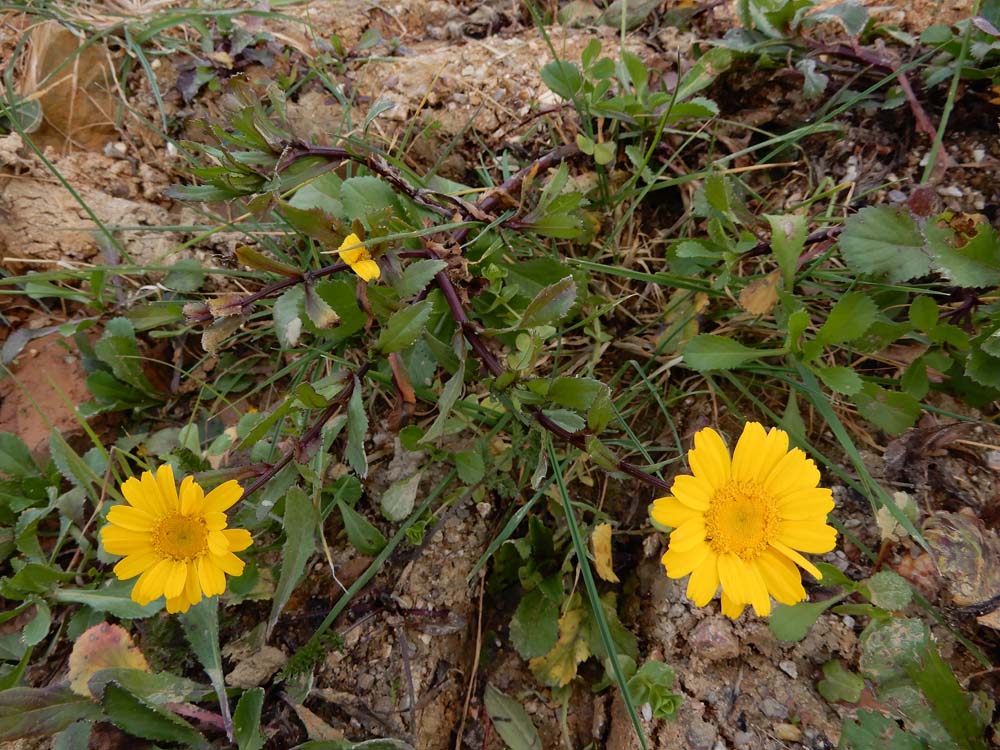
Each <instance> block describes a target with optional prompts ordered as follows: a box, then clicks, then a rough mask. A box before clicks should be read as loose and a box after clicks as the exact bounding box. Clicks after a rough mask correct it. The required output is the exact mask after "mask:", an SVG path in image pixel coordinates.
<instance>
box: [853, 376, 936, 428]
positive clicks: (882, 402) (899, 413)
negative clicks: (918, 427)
mask: <svg viewBox="0 0 1000 750" xmlns="http://www.w3.org/2000/svg"><path fill="white" fill-rule="evenodd" d="M853 400H854V403H855V404H856V405H857V407H858V411H859V412H861V416H863V417H864V418H865V419H867V420H868V421H869V422H871V423H872V424H873V425H875V426H876V427H878V428H879V429H882V430H885V431H886V432H888V433H889V434H890V435H900V434H902V433H903V432H905V431H906V430H907V429H909V428H910V427H912V426H913V425H914V424H916V422H917V418H918V417H919V416H920V411H921V408H920V402H919V401H917V400H916V399H915V398H913V396H911V395H910V394H909V393H901V392H899V391H887V390H885V389H884V388H881V387H879V386H877V385H875V384H874V383H865V384H864V386H862V388H861V390H860V391H859V392H858V393H857V394H855V395H854V396H853Z"/></svg>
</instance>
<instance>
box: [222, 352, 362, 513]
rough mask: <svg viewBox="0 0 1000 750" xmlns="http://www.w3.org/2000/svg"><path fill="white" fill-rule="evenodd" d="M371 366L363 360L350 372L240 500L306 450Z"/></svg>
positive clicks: (244, 491) (257, 488)
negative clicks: (284, 450)
mask: <svg viewBox="0 0 1000 750" xmlns="http://www.w3.org/2000/svg"><path fill="white" fill-rule="evenodd" d="M371 366H372V365H371V362H365V363H364V364H363V365H361V367H360V369H358V371H357V372H356V373H352V376H351V379H350V380H349V381H348V382H347V385H345V386H344V387H343V389H342V390H341V391H340V393H338V394H337V395H336V396H334V397H333V400H332V401H331V402H330V404H329V405H328V406H327V407H326V408H325V409H324V410H323V413H322V414H320V416H319V419H317V420H316V421H315V422H314V423H313V425H312V426H311V427H310V428H309V429H308V430H306V431H305V432H304V433H303V435H302V437H301V438H299V439H298V440H297V441H296V442H295V446H294V447H293V448H292V449H291V450H289V451H288V452H287V453H286V454H285V455H284V456H282V457H281V458H280V459H279V460H278V462H277V463H274V464H271V465H270V466H268V467H267V469H265V470H264V472H263V473H262V474H261V475H260V476H259V477H257V479H255V480H254V481H253V482H252V483H251V484H250V486H248V487H247V488H246V489H245V490H243V496H242V497H241V498H240V499H241V500H246V499H247V498H248V497H250V495H252V494H253V493H254V492H256V491H257V490H259V489H260V488H261V487H263V486H264V485H265V484H267V483H268V482H270V481H271V480H272V479H274V477H275V476H277V474H278V472H279V471H281V470H282V469H284V468H285V467H286V466H288V464H290V463H291V461H292V459H293V458H295V456H296V455H298V454H300V453H301V452H302V451H304V450H306V449H307V448H308V447H309V445H310V444H311V443H312V442H313V441H315V440H316V438H318V437H319V435H320V432H322V430H323V426H324V425H325V424H326V423H327V422H329V421H330V419H332V418H333V415H334V414H336V413H337V411H338V410H339V409H340V407H341V406H342V405H343V404H344V402H346V401H347V399H349V398H350V397H351V394H352V393H354V385H355V383H358V382H360V381H361V378H363V377H364V376H365V374H366V373H367V372H368V370H370V369H371Z"/></svg>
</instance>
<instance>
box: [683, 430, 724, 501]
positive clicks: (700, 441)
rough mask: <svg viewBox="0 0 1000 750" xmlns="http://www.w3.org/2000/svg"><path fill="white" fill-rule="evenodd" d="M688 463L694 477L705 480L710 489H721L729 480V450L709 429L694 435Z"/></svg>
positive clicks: (715, 433)
mask: <svg viewBox="0 0 1000 750" xmlns="http://www.w3.org/2000/svg"><path fill="white" fill-rule="evenodd" d="M688 463H689V464H691V470H692V471H693V472H694V475H695V476H696V477H697V478H699V479H704V480H706V481H707V482H708V483H709V484H710V485H711V486H712V489H717V488H719V487H721V486H722V485H723V484H725V483H726V481H727V480H728V479H729V476H730V470H731V461H730V459H729V449H728V448H726V444H725V443H724V442H722V437H721V436H720V435H719V433H717V432H716V431H715V430H713V429H712V428H711V427H706V428H705V429H703V430H698V432H696V433H695V435H694V450H692V451H690V452H689V453H688Z"/></svg>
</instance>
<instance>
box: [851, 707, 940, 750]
mask: <svg viewBox="0 0 1000 750" xmlns="http://www.w3.org/2000/svg"><path fill="white" fill-rule="evenodd" d="M839 747H840V748H842V750H872V749H873V748H885V750H927V743H926V742H924V741H923V740H922V739H921V738H920V737H917V736H914V735H911V734H909V733H907V732H906V731H904V730H903V729H902V728H901V727H900V726H899V724H897V723H896V720H895V719H893V718H890V717H888V716H883V715H882V714H880V713H877V712H875V711H858V714H857V721H856V722H855V721H850V720H845V721H844V726H843V729H842V733H841V737H840V745H839Z"/></svg>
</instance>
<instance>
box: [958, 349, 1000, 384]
mask: <svg viewBox="0 0 1000 750" xmlns="http://www.w3.org/2000/svg"><path fill="white" fill-rule="evenodd" d="M965 374H966V375H968V376H969V377H970V378H972V379H973V380H975V381H976V382H977V383H979V384H980V385H985V386H987V387H989V388H997V389H1000V357H992V356H990V355H989V354H987V353H986V352H984V351H983V350H982V349H973V350H972V352H970V353H969V358H968V359H967V360H966V361H965Z"/></svg>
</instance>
